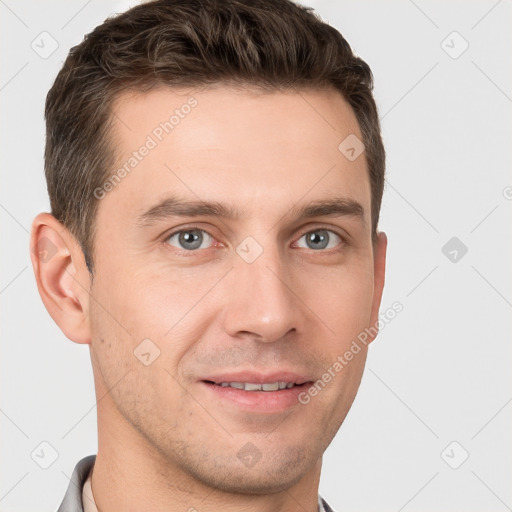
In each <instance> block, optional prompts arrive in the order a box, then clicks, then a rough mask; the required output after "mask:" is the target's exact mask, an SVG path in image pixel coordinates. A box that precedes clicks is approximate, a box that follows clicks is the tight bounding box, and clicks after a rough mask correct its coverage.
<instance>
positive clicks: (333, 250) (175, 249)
mask: <svg viewBox="0 0 512 512" xmlns="http://www.w3.org/2000/svg"><path fill="white" fill-rule="evenodd" d="M194 230H197V231H201V232H203V233H206V234H207V235H208V236H210V237H211V238H212V239H213V240H215V237H214V236H213V235H212V234H210V233H209V232H208V231H207V230H205V229H203V228H201V227H199V226H194V225H191V226H185V227H182V228H180V229H178V230H176V231H173V232H171V233H169V234H166V235H165V236H164V237H163V242H164V244H165V245H166V246H167V247H172V250H173V252H178V254H183V255H186V256H193V255H194V254H196V253H199V252H201V251H206V250H208V249H210V247H209V248H208V249H194V250H188V251H187V250H186V249H179V248H178V247H174V246H172V245H170V244H169V243H168V241H169V239H170V238H171V237H172V236H174V235H178V234H180V233H183V232H186V231H194ZM316 231H328V232H329V233H334V234H335V235H337V236H338V237H339V238H340V239H341V242H340V243H339V244H338V245H339V246H340V248H338V249H336V248H330V249H319V250H314V249H310V251H313V252H318V253H326V254H331V253H338V252H341V251H342V250H343V248H344V247H346V246H348V245H349V242H348V240H347V237H346V236H344V235H342V234H341V233H339V232H338V231H335V230H333V229H331V228H329V227H327V226H320V227H316V228H313V229H308V230H306V231H303V232H302V233H301V234H300V236H299V237H298V238H297V241H298V240H300V239H301V238H302V237H303V236H304V235H307V234H309V233H314V232H316ZM300 249H303V248H302V247H300Z"/></svg>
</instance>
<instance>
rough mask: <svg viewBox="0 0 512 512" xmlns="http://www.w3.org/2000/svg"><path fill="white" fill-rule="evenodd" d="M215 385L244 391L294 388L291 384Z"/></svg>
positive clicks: (235, 383)
mask: <svg viewBox="0 0 512 512" xmlns="http://www.w3.org/2000/svg"><path fill="white" fill-rule="evenodd" d="M217 385H218V386H221V387H223V388H227V387H231V388H235V389H243V390H244V391H278V390H280V389H290V388H293V386H295V384H294V383H293V382H267V383H265V384H256V383H254V382H221V383H220V384H217Z"/></svg>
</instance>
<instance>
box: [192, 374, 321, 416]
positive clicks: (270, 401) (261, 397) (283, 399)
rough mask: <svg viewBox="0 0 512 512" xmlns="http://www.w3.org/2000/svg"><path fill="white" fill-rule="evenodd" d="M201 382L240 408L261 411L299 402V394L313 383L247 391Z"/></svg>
mask: <svg viewBox="0 0 512 512" xmlns="http://www.w3.org/2000/svg"><path fill="white" fill-rule="evenodd" d="M201 384H202V385H203V386H204V387H206V389H207V391H208V390H209V392H210V393H212V394H213V395H214V396H216V397H218V398H220V399H221V400H223V401H228V402H231V403H232V404H234V405H236V406H237V407H238V408H239V409H242V410H246V411H252V412H261V413H276V412H282V411H284V410H286V409H289V408H290V407H293V406H294V405H297V404H299V403H300V402H299V398H298V397H299V395H300V394H301V393H303V392H304V391H306V390H307V389H308V387H309V386H310V385H311V384H312V383H308V382H306V383H304V384H302V385H300V386H294V387H293V388H290V389H287V388H285V389H280V390H278V391H245V390H243V389H236V388H232V387H229V386H226V387H222V386H218V385H217V384H210V383H208V382H204V381H201Z"/></svg>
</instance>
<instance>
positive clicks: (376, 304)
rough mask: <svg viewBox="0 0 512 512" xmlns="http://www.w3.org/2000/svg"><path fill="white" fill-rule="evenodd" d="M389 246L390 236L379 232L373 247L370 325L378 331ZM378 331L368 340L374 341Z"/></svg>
mask: <svg viewBox="0 0 512 512" xmlns="http://www.w3.org/2000/svg"><path fill="white" fill-rule="evenodd" d="M387 246H388V238H387V236H386V233H384V232H379V233H378V234H377V241H376V242H375V244H374V247H373V303H372V312H371V317H370V326H371V327H373V329H372V332H373V331H374V329H377V331H378V320H379V308H380V302H381V299H382V291H383V289H384V280H385V273H386V249H387ZM377 334H378V332H376V333H375V334H374V335H371V336H370V337H369V338H368V342H369V343H370V342H372V341H373V340H374V339H375V338H376V337H377Z"/></svg>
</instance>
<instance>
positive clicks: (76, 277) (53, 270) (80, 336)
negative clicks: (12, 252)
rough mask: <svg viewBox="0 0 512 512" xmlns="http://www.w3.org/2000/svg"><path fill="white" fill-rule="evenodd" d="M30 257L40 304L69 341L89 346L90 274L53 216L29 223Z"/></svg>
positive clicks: (75, 245) (77, 247) (78, 249)
mask: <svg viewBox="0 0 512 512" xmlns="http://www.w3.org/2000/svg"><path fill="white" fill-rule="evenodd" d="M30 248H31V250H30V253H31V254H30V257H31V260H32V266H33V268H34V274H35V278H36V281H37V289H38V290H39V295H40V296H41V299H42V300H43V303H44V305H45V307H46V309H47V311H48V313H50V316H51V317H52V318H53V320H54V321H55V323H56V324H57V325H58V326H59V327H60V329H61V330H62V332H63V333H64V334H65V335H66V337H68V338H69V339H70V340H72V341H74V342H76V343H90V341H91V334H90V328H89V314H88V312H89V300H90V299H89V297H90V295H89V293H90V273H89V270H88V269H87V266H86V264H85V258H84V255H83V252H82V249H81V247H80V245H79V244H78V243H77V241H76V239H75V238H74V237H73V235H72V234H71V233H70V231H69V230H68V229H67V228H66V227H65V226H64V225H63V224H61V223H60V222H59V221H58V220H57V219H56V218H55V217H54V216H53V215H50V214H49V213H40V214H39V215H38V216H37V217H36V218H35V219H34V221H33V222H32V231H31V233H30Z"/></svg>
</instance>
